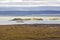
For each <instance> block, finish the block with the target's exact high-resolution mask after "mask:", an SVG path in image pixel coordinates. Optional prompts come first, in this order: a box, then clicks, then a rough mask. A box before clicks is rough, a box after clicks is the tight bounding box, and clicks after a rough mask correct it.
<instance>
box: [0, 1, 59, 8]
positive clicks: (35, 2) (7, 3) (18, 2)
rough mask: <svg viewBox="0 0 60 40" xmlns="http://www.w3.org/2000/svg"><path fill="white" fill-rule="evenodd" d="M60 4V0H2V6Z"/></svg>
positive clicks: (0, 3)
mask: <svg viewBox="0 0 60 40" xmlns="http://www.w3.org/2000/svg"><path fill="white" fill-rule="evenodd" d="M36 6H60V0H0V7H36Z"/></svg>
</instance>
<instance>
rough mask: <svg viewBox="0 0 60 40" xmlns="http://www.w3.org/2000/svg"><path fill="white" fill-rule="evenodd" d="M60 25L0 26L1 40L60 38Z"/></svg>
mask: <svg viewBox="0 0 60 40" xmlns="http://www.w3.org/2000/svg"><path fill="white" fill-rule="evenodd" d="M59 26H60V25H0V40H42V39H43V38H60V27H59Z"/></svg>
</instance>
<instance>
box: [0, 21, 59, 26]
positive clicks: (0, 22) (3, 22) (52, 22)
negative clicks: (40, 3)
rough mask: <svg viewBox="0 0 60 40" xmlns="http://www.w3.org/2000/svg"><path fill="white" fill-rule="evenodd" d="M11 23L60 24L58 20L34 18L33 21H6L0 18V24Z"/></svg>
mask: <svg viewBox="0 0 60 40" xmlns="http://www.w3.org/2000/svg"><path fill="white" fill-rule="evenodd" d="M13 24H60V20H35V21H32V20H31V21H26V20H25V21H19V22H17V21H8V20H0V25H13Z"/></svg>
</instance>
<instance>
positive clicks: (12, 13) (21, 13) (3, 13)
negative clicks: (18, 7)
mask: <svg viewBox="0 0 60 40" xmlns="http://www.w3.org/2000/svg"><path fill="white" fill-rule="evenodd" d="M37 14H38V15H40V16H41V15H47V14H48V15H55V14H56V15H57V16H58V15H60V11H55V10H54V11H53V10H46V11H0V16H31V15H37Z"/></svg>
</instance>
